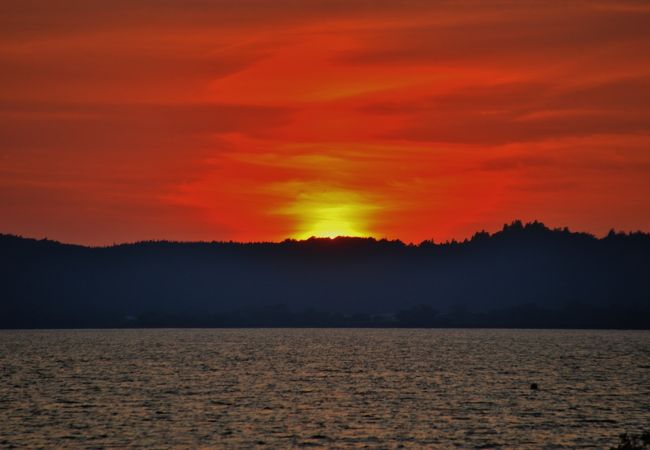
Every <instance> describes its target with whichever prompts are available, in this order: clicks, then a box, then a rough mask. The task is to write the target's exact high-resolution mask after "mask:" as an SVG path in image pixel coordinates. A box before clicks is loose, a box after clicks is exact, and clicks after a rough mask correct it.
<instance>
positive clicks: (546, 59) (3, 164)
mask: <svg viewBox="0 0 650 450" xmlns="http://www.w3.org/2000/svg"><path fill="white" fill-rule="evenodd" d="M648 24H650V4H649V3H648V2H645V1H614V0H612V1H573V2H571V1H569V2H559V1H548V2H535V1H530V2H529V1H522V2H510V1H507V2H506V1H503V2H495V1H462V0H460V1H435V0H427V1H424V0H423V1H415V0H413V1H400V0H390V1H388V0H376V1H367V0H363V1H362V0H328V1H322V0H309V1H305V0H273V1H270V0H215V1H205V0H183V1H181V0H112V1H103V0H102V1H94V0H61V1H51V0H3V1H2V2H0V68H1V69H0V232H4V233H16V234H22V235H26V236H33V237H46V236H47V237H49V238H53V239H59V240H63V241H68V242H77V243H84V244H110V243H113V242H124V241H135V240H143V239H174V240H231V239H232V240H244V241H250V240H253V241H258V240H282V239H284V238H286V237H297V238H302V237H307V236H309V235H312V234H316V235H322V236H330V235H336V234H351V235H372V236H375V237H388V238H400V239H402V240H404V241H416V242H417V241H420V240H423V239H430V238H434V239H435V240H446V239H450V238H464V237H466V236H468V235H469V234H471V233H472V232H474V231H476V230H480V229H487V230H495V229H497V228H499V227H500V226H501V225H502V224H503V223H504V222H509V221H511V220H512V219H515V218H520V219H523V220H533V219H538V220H541V221H544V222H545V223H547V224H548V225H550V226H565V225H566V226H569V227H571V228H572V229H576V230H585V231H590V232H593V233H596V234H602V233H605V232H606V231H607V230H608V229H609V228H612V227H615V228H616V229H623V230H637V229H642V230H650V58H648V55H650V26H649V25H648Z"/></svg>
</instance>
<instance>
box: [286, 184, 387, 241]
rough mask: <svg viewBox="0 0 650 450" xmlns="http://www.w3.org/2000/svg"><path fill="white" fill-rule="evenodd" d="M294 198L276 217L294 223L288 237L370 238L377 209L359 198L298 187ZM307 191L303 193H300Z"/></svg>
mask: <svg viewBox="0 0 650 450" xmlns="http://www.w3.org/2000/svg"><path fill="white" fill-rule="evenodd" d="M302 187H303V189H301V190H300V192H299V194H298V195H297V198H296V199H295V201H294V202H293V203H291V204H290V205H288V206H286V207H284V208H282V209H280V210H279V211H278V213H280V214H283V215H288V216H292V217H294V218H295V220H296V225H295V228H294V231H293V232H292V233H291V237H292V238H294V239H309V238H310V237H320V238H335V237H337V236H350V237H371V236H373V232H372V231H371V230H370V222H371V220H370V219H371V217H370V216H371V214H372V212H373V211H375V210H377V209H378V206H376V205H373V203H372V202H370V200H369V199H368V198H366V197H364V196H363V195H362V194H360V193H357V192H354V191H349V190H344V189H339V188H329V187H327V186H320V185H310V186H302ZM304 188H307V189H304Z"/></svg>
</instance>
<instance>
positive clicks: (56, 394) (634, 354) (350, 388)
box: [0, 329, 650, 448]
mask: <svg viewBox="0 0 650 450" xmlns="http://www.w3.org/2000/svg"><path fill="white" fill-rule="evenodd" d="M0 377H1V379H0V447H3V448H7V447H9V448H10V447H12V446H13V447H18V448H25V447H45V448H51V447H54V446H65V447H84V448H88V447H96V448H102V447H124V446H137V447H155V448H167V447H216V448H250V447H253V448H255V447H258V448H291V447H300V446H316V447H323V448H349V447H372V448H402V447H404V448H450V447H461V448H474V447H490V448H497V447H504V448H544V447H546V448H557V447H561V446H565V447H568V448H578V447H596V448H606V447H608V446H611V445H614V444H616V443H617V435H618V433H620V432H623V431H639V430H641V429H643V428H646V427H648V425H650V333H648V332H625V331H534V330H527V331H523V330H347V329H343V330H328V329H301V330H296V329H294V330H285V329H254V330H83V331H82V330H80V331H0ZM532 382H536V383H538V384H539V390H538V391H532V390H531V389H530V384H531V383H532Z"/></svg>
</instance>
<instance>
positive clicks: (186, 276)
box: [0, 221, 650, 329]
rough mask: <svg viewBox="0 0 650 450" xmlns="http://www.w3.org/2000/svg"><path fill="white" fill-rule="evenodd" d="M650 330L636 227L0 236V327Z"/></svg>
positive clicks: (642, 237)
mask: <svg viewBox="0 0 650 450" xmlns="http://www.w3.org/2000/svg"><path fill="white" fill-rule="evenodd" d="M122 326H134V327H142V326H417V327H428V326H459V327H470V326H477V327H571V328H574V327H577V328H582V327H586V328H643V329H647V328H650V235H649V234H645V233H641V232H637V233H630V234H626V233H615V232H610V234H608V235H607V236H606V237H604V238H601V239H599V238H596V237H594V236H592V235H590V234H586V233H573V232H570V231H569V230H568V229H555V230H551V229H548V228H547V227H545V226H544V225H543V224H541V223H539V222H533V223H529V224H525V225H524V224H522V223H521V222H519V221H515V222H513V223H512V224H509V225H506V226H504V228H503V229H502V230H501V231H499V232H497V233H494V234H488V233H485V232H479V233H476V234H475V235H474V236H473V237H472V238H471V239H469V240H465V241H463V242H455V241H452V242H447V243H442V244H436V243H433V242H431V241H425V242H423V243H421V244H420V245H406V244H404V243H402V242H400V241H388V240H375V239H372V238H336V239H333V240H330V239H316V238H312V239H309V240H306V241H293V240H287V241H284V242H281V243H250V244H246V243H235V242H212V243H179V242H165V241H162V242H158V241H156V242H140V243H136V244H124V245H116V246H112V247H98V248H90V247H83V246H78V245H68V244H61V243H58V242H54V241H50V240H34V239H26V238H22V237H17V236H11V235H0V327H2V328H22V327H25V328H40V327H122Z"/></svg>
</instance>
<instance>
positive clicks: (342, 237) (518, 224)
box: [0, 219, 650, 248]
mask: <svg viewBox="0 0 650 450" xmlns="http://www.w3.org/2000/svg"><path fill="white" fill-rule="evenodd" d="M533 227H538V228H543V229H545V230H546V231H550V232H563V233H571V234H578V235H587V236H590V237H592V238H594V239H596V240H603V239H606V238H607V237H608V236H610V235H612V234H614V235H624V236H629V235H635V234H641V235H644V236H650V230H649V231H644V230H635V231H623V230H616V228H613V227H612V228H610V230H609V231H608V232H607V233H605V234H603V235H602V236H599V235H597V234H595V233H591V232H588V231H573V230H571V229H570V228H569V227H567V226H565V227H554V228H551V227H548V226H547V225H546V224H544V222H541V221H539V220H533V221H531V222H523V221H522V220H519V219H515V220H512V221H511V222H509V223H504V224H503V226H502V227H501V228H500V229H499V230H497V231H494V232H489V231H487V230H485V229H482V230H478V231H475V232H474V233H472V234H471V235H470V236H466V237H465V238H463V239H455V238H454V239H447V240H445V241H436V240H435V239H434V238H431V239H424V240H422V241H419V242H415V241H403V240H402V239H399V238H395V239H391V238H388V237H376V236H347V235H339V236H334V237H332V236H310V237H308V238H305V239H296V238H291V237H287V238H285V239H282V240H278V241H264V240H260V241H253V240H251V241H236V240H232V239H230V240H196V241H192V240H173V239H164V238H163V239H142V240H136V241H125V242H113V243H112V244H100V245H88V244H81V243H76V242H68V241H63V240H59V239H51V238H49V237H47V236H45V237H43V238H38V237H31V236H25V235H22V234H14V233H4V232H0V238H4V237H13V238H19V239H25V240H33V241H41V242H42V241H45V242H52V243H57V244H61V245H68V246H76V247H84V248H112V247H120V246H127V245H137V244H143V243H170V244H241V245H260V244H275V245H280V244H286V243H307V242H310V241H320V242H328V241H329V242H332V241H337V240H350V241H352V240H358V241H359V240H369V241H375V242H395V243H397V242H399V243H401V244H403V245H405V246H421V245H423V244H433V245H449V244H454V243H456V244H459V243H464V242H471V241H472V239H474V238H475V237H476V236H477V235H487V236H489V237H493V236H496V235H498V234H499V233H503V232H504V231H506V230H510V229H515V228H521V229H522V230H526V229H529V230H530V229H532V228H533Z"/></svg>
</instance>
